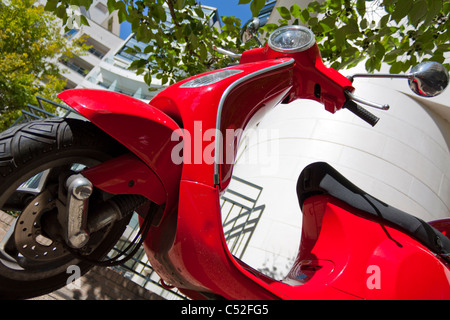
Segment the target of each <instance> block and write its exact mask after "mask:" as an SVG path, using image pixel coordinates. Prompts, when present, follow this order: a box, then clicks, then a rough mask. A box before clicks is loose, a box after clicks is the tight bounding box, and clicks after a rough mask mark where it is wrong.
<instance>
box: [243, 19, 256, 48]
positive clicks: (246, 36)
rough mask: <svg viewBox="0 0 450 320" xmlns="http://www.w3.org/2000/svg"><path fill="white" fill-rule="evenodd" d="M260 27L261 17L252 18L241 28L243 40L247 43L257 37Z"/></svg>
mask: <svg viewBox="0 0 450 320" xmlns="http://www.w3.org/2000/svg"><path fill="white" fill-rule="evenodd" d="M259 27H260V21H259V18H256V17H255V18H253V19H252V20H250V21H248V22H247V23H246V24H245V25H244V26H243V27H242V30H241V40H242V42H244V43H246V42H248V41H250V40H251V39H253V38H254V37H256V33H257V32H258V30H259Z"/></svg>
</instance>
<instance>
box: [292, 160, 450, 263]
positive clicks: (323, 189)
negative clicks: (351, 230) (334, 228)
mask: <svg viewBox="0 0 450 320" xmlns="http://www.w3.org/2000/svg"><path fill="white" fill-rule="evenodd" d="M297 195H298V199H299V203H300V207H301V208H303V203H304V201H305V200H306V199H307V198H309V197H311V196H313V195H331V196H333V197H335V198H337V199H339V200H341V201H343V202H345V203H347V204H348V205H350V206H352V207H354V208H356V209H359V210H361V211H362V214H361V216H363V217H364V218H366V219H371V220H374V221H378V222H381V223H385V224H387V225H389V226H392V227H394V228H397V229H400V230H401V231H403V232H405V233H406V234H409V235H410V236H411V237H413V238H415V239H416V240H418V241H419V242H421V243H422V244H423V245H425V246H426V247H427V248H429V249H430V250H431V251H433V252H435V253H438V254H442V255H444V256H448V255H449V254H450V239H449V238H447V237H446V236H445V235H443V234H442V233H441V232H439V231H438V230H436V229H435V228H433V227H432V226H431V225H429V224H428V223H426V222H425V221H423V220H421V219H419V218H417V217H415V216H413V215H411V214H408V213H406V212H403V211H401V210H399V209H396V208H394V207H392V206H389V205H387V204H385V203H383V202H381V201H380V200H378V199H376V198H374V197H372V196H371V195H370V194H368V193H366V192H364V191H363V190H361V189H360V188H358V187H357V186H355V185H354V184H353V183H352V182H350V181H349V180H347V179H346V178H345V177H344V176H343V175H341V174H340V173H339V172H338V171H337V170H335V169H334V168H333V167H331V166H330V165H329V164H327V163H325V162H316V163H313V164H310V165H308V166H307V167H306V168H305V169H303V171H302V173H301V174H300V177H299V179H298V182H297ZM360 213H361V212H360Z"/></svg>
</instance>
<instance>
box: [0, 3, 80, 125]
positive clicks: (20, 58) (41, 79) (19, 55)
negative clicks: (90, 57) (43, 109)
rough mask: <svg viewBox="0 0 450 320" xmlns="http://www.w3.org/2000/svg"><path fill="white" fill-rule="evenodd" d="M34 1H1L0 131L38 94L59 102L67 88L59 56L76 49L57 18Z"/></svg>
mask: <svg viewBox="0 0 450 320" xmlns="http://www.w3.org/2000/svg"><path fill="white" fill-rule="evenodd" d="M33 3H34V1H33V0H8V1H6V0H0V115H1V118H0V130H4V129H6V128H8V127H9V125H10V124H11V123H12V122H13V120H14V119H16V118H17V117H18V115H19V113H20V109H22V108H23V107H25V106H26V105H27V104H29V103H30V104H36V98H35V96H36V95H40V96H43V97H46V98H49V99H55V98H56V94H57V93H59V92H60V91H61V90H62V89H63V88H64V86H65V81H63V80H62V79H61V78H60V76H59V70H58V67H57V64H56V61H55V57H56V56H57V55H59V54H66V55H68V56H70V55H71V54H72V53H71V52H73V51H74V47H72V46H71V45H70V44H68V43H67V41H66V40H65V38H64V37H63V35H61V34H60V33H59V29H60V28H59V27H57V26H56V22H55V18H54V17H53V15H50V14H48V13H45V12H44V9H43V7H40V6H34V5H33Z"/></svg>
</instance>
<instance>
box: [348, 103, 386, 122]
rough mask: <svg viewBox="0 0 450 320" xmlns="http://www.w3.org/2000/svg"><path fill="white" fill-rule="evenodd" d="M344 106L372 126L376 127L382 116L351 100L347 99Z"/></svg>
mask: <svg viewBox="0 0 450 320" xmlns="http://www.w3.org/2000/svg"><path fill="white" fill-rule="evenodd" d="M343 108H347V109H348V110H350V111H351V112H353V113H354V114H355V115H357V116H358V117H360V118H361V119H363V120H364V121H365V122H367V123H368V124H370V125H371V126H372V127H374V126H375V125H376V124H377V122H378V120H380V118H378V117H377V116H376V115H374V114H373V113H371V112H369V111H367V110H366V109H364V108H363V107H361V106H360V105H358V104H356V103H355V102H353V101H351V100H347V102H346V103H345V105H344V106H343Z"/></svg>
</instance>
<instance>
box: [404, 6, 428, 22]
mask: <svg viewBox="0 0 450 320" xmlns="http://www.w3.org/2000/svg"><path fill="white" fill-rule="evenodd" d="M427 7H428V6H427V2H426V1H425V0H419V1H416V2H415V3H414V6H413V7H412V9H411V10H410V11H409V14H408V18H409V23H410V24H412V25H413V26H414V27H417V26H418V25H419V23H420V22H421V21H422V20H423V19H424V18H425V17H426V14H427V11H428V10H427Z"/></svg>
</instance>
